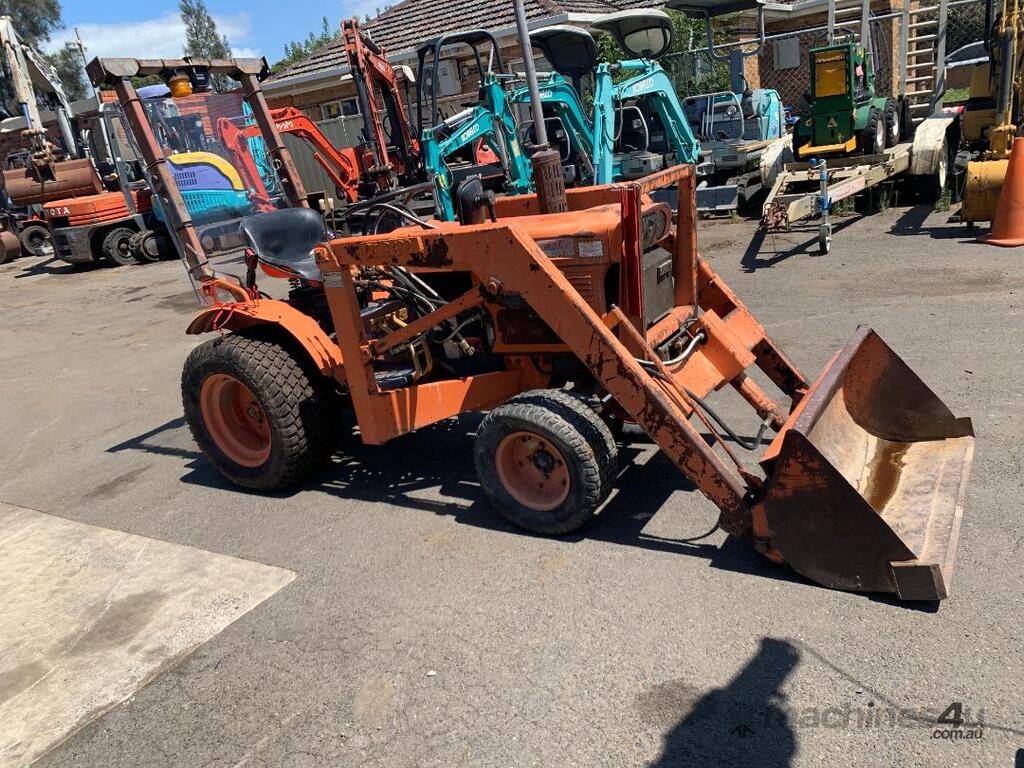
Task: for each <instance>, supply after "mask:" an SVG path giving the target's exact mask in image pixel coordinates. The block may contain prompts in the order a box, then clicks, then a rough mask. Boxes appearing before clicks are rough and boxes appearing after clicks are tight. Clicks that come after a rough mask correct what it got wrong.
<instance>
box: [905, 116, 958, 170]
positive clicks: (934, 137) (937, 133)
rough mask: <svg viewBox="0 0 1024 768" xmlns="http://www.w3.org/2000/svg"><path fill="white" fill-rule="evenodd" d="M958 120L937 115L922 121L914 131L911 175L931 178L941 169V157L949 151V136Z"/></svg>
mask: <svg viewBox="0 0 1024 768" xmlns="http://www.w3.org/2000/svg"><path fill="white" fill-rule="evenodd" d="M956 119H957V118H956V117H955V116H954V115H946V114H942V113H940V114H937V115H931V116H930V117H927V118H925V119H924V120H922V121H921V122H920V123H919V124H918V126H917V130H915V131H914V144H913V147H912V148H911V150H910V173H911V174H912V175H914V176H930V175H931V174H933V173H935V172H936V171H937V170H938V168H939V157H940V156H941V155H942V153H943V152H948V151H949V145H948V143H947V141H948V138H947V134H948V133H949V130H950V128H952V126H953V122H954V121H955V120H956Z"/></svg>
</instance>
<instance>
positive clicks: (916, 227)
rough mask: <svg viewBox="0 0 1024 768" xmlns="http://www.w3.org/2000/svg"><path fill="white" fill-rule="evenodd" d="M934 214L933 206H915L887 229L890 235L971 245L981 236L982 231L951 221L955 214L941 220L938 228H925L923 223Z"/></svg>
mask: <svg viewBox="0 0 1024 768" xmlns="http://www.w3.org/2000/svg"><path fill="white" fill-rule="evenodd" d="M933 213H935V207H934V205H930V204H929V205H915V206H914V207H913V208H908V209H907V210H906V211H904V212H903V213H902V214H900V217H899V218H898V219H896V223H894V224H893V225H892V227H890V229H889V234H892V235H920V234H924V235H928V236H929V237H931V238H932V239H934V240H957V241H959V242H961V243H973V242H975V240H977V237H978V235H979V234H983V233H984V231H985V230H983V229H977V228H975V229H968V228H967V227H966V226H965V225H963V224H958V223H956V222H955V221H951V219H952V218H953V217H954V216H956V214H955V213H949V214H948V215H947V216H946V218H945V219H944V220H943V223H942V224H941V225H939V226H925V222H926V221H927V219H928V217H929V216H931V215H932V214H933Z"/></svg>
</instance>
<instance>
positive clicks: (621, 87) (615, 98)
mask: <svg viewBox="0 0 1024 768" xmlns="http://www.w3.org/2000/svg"><path fill="white" fill-rule="evenodd" d="M616 71H626V72H636V73H637V74H635V75H632V76H630V77H629V78H628V79H627V80H624V81H623V82H621V83H619V84H618V85H616V84H615V83H614V82H613V80H612V74H613V73H614V72H616ZM595 77H596V83H595V94H594V121H593V146H594V159H593V163H594V183H595V184H610V183H612V182H613V181H615V180H616V179H615V176H616V173H617V172H616V169H615V167H614V161H615V111H616V105H619V104H621V103H622V102H624V101H628V100H629V99H636V98H641V97H646V98H647V99H648V100H649V101H650V102H651V103H652V104H653V106H654V110H655V111H656V112H657V114H658V117H659V119H660V120H661V123H662V125H663V126H664V128H665V132H666V133H667V134H668V137H669V143H670V144H671V145H672V150H673V152H675V155H676V162H677V163H691V164H692V163H696V162H697V161H698V160H699V159H700V143H699V142H698V141H697V139H696V137H695V136H694V135H693V131H692V130H690V124H689V123H688V122H687V120H686V113H685V112H683V106H682V104H680V103H679V97H678V96H676V92H675V88H674V87H673V85H672V81H671V80H670V79H669V77H668V75H667V74H666V73H665V70H664V69H662V67H661V65H660V64H658V63H657V62H655V61H648V60H646V59H630V60H627V61H620V62H618V63H617V64H608V63H603V64H600V65H599V66H598V68H597V72H596V75H595Z"/></svg>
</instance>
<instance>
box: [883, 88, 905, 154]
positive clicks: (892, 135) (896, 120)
mask: <svg viewBox="0 0 1024 768" xmlns="http://www.w3.org/2000/svg"><path fill="white" fill-rule="evenodd" d="M900 133H901V131H900V105H899V102H898V101H896V99H886V101H885V146H886V147H895V146H896V145H897V144H899V143H900Z"/></svg>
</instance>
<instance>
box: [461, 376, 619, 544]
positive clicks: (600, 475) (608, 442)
mask: <svg viewBox="0 0 1024 768" xmlns="http://www.w3.org/2000/svg"><path fill="white" fill-rule="evenodd" d="M473 454H474V455H473V458H474V463H475V464H476V471H477V475H478V477H479V478H480V485H481V486H482V487H483V491H484V493H485V494H486V495H487V497H488V498H489V499H490V501H491V503H493V504H494V506H495V507H496V508H497V509H498V511H499V512H500V513H501V514H502V515H503V516H504V517H505V518H506V519H507V520H508V521H509V522H511V523H512V524H513V525H516V526H518V527H520V528H523V529H525V530H527V531H531V532H533V533H540V534H544V535H558V534H564V533H569V532H570V531H574V530H576V529H577V528H580V527H581V526H583V525H584V524H585V523H586V522H587V521H589V520H590V518H591V517H592V516H593V514H594V512H595V511H596V510H597V508H598V506H600V505H601V503H602V502H603V501H604V500H605V499H606V498H607V497H608V494H609V493H610V492H611V487H612V482H613V481H614V479H615V474H616V468H617V465H618V446H617V445H616V443H615V439H614V437H612V433H611V431H610V430H609V429H608V425H607V424H605V423H604V421H602V420H601V417H600V416H598V414H597V413H595V412H594V410H593V409H592V408H590V407H589V406H588V405H587V404H586V403H584V402H583V401H582V400H580V399H579V398H578V397H575V396H574V395H571V394H570V393H568V392H565V391H562V390H554V389H547V390H535V391H532V392H526V393H525V394H522V395H519V396H517V397H514V398H513V399H511V400H509V401H508V402H507V403H505V404H503V405H501V406H499V407H498V408H495V409H494V410H493V411H491V412H490V413H489V414H488V415H487V416H486V417H485V418H484V420H483V421H482V422H481V423H480V428H479V429H478V430H477V436H476V444H475V446H474V452H473Z"/></svg>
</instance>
